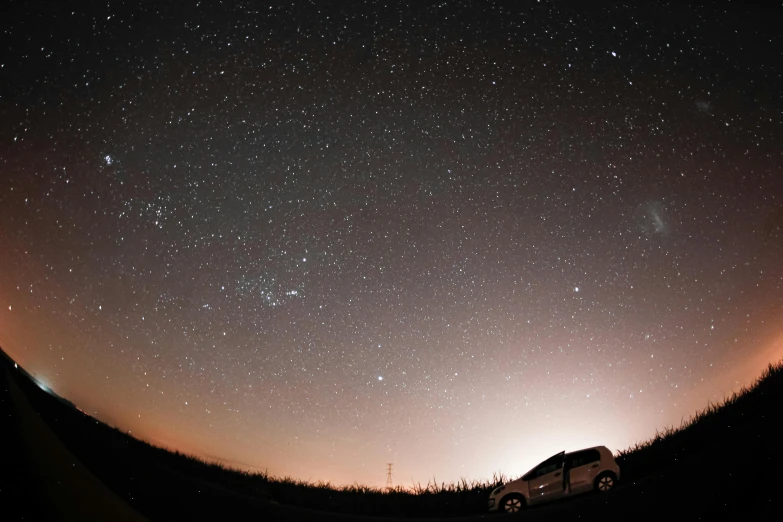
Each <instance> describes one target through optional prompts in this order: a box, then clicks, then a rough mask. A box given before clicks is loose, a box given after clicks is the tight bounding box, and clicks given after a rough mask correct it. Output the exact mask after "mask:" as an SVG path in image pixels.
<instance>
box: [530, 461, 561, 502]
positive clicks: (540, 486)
mask: <svg viewBox="0 0 783 522" xmlns="http://www.w3.org/2000/svg"><path fill="white" fill-rule="evenodd" d="M564 455H565V452H560V453H558V454H557V455H554V456H552V457H550V458H548V459H546V460H545V461H544V462H542V463H541V464H539V465H538V466H536V467H535V468H533V470H532V471H531V472H530V473H528V475H527V478H526V480H527V483H528V493H529V495H530V503H531V504H541V503H543V502H549V501H551V500H555V499H558V498H560V497H562V496H563V457H564Z"/></svg>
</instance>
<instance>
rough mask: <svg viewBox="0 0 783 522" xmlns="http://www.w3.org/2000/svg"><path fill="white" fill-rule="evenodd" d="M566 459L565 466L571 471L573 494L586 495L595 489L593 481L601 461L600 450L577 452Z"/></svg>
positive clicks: (570, 480) (570, 479)
mask: <svg viewBox="0 0 783 522" xmlns="http://www.w3.org/2000/svg"><path fill="white" fill-rule="evenodd" d="M565 458H566V464H565V465H566V466H567V467H569V469H570V471H569V482H570V484H571V494H572V495H574V494H577V493H584V492H586V491H590V490H591V489H593V481H594V480H595V477H596V476H597V474H598V470H599V465H600V461H601V454H600V453H598V450H595V449H589V450H582V451H576V452H574V453H570V454H568V455H566V457H565Z"/></svg>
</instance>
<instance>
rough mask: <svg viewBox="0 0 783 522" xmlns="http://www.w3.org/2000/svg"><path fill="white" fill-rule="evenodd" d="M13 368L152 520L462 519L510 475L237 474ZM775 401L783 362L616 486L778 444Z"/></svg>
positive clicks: (782, 395) (672, 433)
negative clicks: (234, 504)
mask: <svg viewBox="0 0 783 522" xmlns="http://www.w3.org/2000/svg"><path fill="white" fill-rule="evenodd" d="M8 367H9V368H12V367H13V364H10V365H9V366H8ZM19 370H21V368H20V369H19ZM19 370H15V371H16V374H17V375H18V376H19V377H21V378H17V379H16V380H17V381H18V383H19V386H20V387H22V388H23V391H24V392H25V394H26V395H27V396H28V398H29V399H30V402H31V403H32V404H33V406H34V408H35V409H36V411H37V412H38V413H39V414H40V415H41V417H42V418H43V419H44V420H45V421H46V422H47V424H48V425H49V426H50V427H51V428H52V430H53V431H54V432H55V433H56V435H57V436H58V437H59V438H60V440H61V441H62V442H63V443H64V444H65V445H66V446H67V447H68V448H69V449H70V450H71V451H72V452H73V453H74V454H75V455H76V456H77V457H78V458H79V459H80V460H81V461H82V462H83V463H84V464H85V465H86V466H87V467H88V468H90V469H91V470H92V471H93V473H95V474H96V475H97V476H98V477H99V478H101V480H103V481H104V482H105V483H106V484H107V485H109V486H110V487H112V488H113V489H114V490H115V491H117V492H118V494H121V495H124V496H125V498H126V499H127V500H128V501H129V502H131V503H132V504H134V506H135V507H137V509H139V510H140V511H141V512H142V513H145V512H146V513H147V514H149V516H151V515H152V514H154V515H156V516H163V517H164V518H165V517H169V516H171V517H174V518H179V517H180V516H181V515H182V511H181V509H179V506H174V507H171V508H169V509H170V511H169V512H166V511H165V510H166V509H167V508H166V507H165V506H163V504H165V502H167V500H165V499H171V498H177V495H179V496H180V497H179V498H182V499H188V502H191V499H193V498H202V497H205V498H206V500H203V501H202V503H201V504H198V506H199V507H198V509H199V513H200V514H205V516H206V513H209V509H210V508H211V506H213V504H214V506H213V507H214V510H215V511H214V513H215V515H216V516H220V517H225V516H227V515H228V513H227V512H226V511H225V509H224V508H223V507H218V504H217V503H218V502H221V500H219V499H223V500H222V502H230V501H231V499H233V501H237V499H242V500H243V501H245V502H250V501H252V502H257V503H259V505H260V504H263V503H267V504H268V503H270V502H271V503H276V504H285V505H292V506H297V507H300V508H309V509H315V510H322V511H331V512H335V513H350V514H360V515H371V516H396V517H412V516H415V517H427V516H458V515H459V516H465V515H471V514H482V513H485V512H486V510H487V498H488V496H489V493H490V492H491V491H492V489H494V488H495V487H497V486H498V485H500V484H503V483H505V482H508V481H509V479H510V478H511V477H507V476H505V475H503V474H502V473H499V472H497V473H495V474H494V475H493V477H492V478H490V479H487V480H484V481H476V480H473V481H468V480H465V479H461V480H459V481H457V482H438V481H437V480H436V479H435V478H433V479H431V480H430V481H428V482H427V483H426V484H421V483H414V484H412V485H411V486H409V487H404V486H397V487H395V488H389V489H387V488H377V487H370V486H366V485H362V484H358V483H356V484H353V485H349V486H335V485H333V484H331V483H330V482H323V481H320V482H315V483H314V482H307V481H303V480H298V479H294V478H291V477H274V476H271V475H269V474H267V473H251V472H246V471H241V470H237V469H233V468H230V467H227V466H224V465H221V464H216V463H212V462H207V461H205V460H203V459H200V458H196V457H194V456H190V455H185V454H183V453H180V452H177V451H169V450H167V449H164V448H160V447H156V446H153V445H151V444H149V443H147V442H145V441H141V440H139V439H136V438H134V437H132V436H131V435H129V434H127V433H124V432H122V431H120V430H118V429H116V428H113V427H111V426H108V425H106V424H103V423H101V422H99V421H96V420H95V419H94V418H92V417H90V416H88V415H86V414H84V413H82V412H80V411H79V410H77V409H74V408H71V407H68V406H67V404H66V403H63V402H62V401H60V400H58V399H57V398H56V397H53V396H52V395H50V394H48V393H46V392H43V391H42V390H40V388H38V386H36V385H35V384H34V383H33V382H32V381H31V380H30V379H27V378H24V377H28V376H27V375H25V374H24V373H21V372H20V371H19ZM781 400H783V362H781V363H778V364H776V365H770V366H769V367H768V368H767V369H766V370H765V371H764V373H763V374H762V375H761V377H759V378H758V379H757V381H756V382H755V383H754V384H753V385H751V386H749V387H746V388H743V389H742V390H740V391H738V392H737V393H734V394H732V395H731V396H730V397H727V398H726V399H725V400H724V401H723V402H721V403H720V404H713V403H710V404H708V405H707V407H705V408H704V409H703V410H701V411H699V412H697V413H696V414H694V415H693V416H692V417H690V418H689V419H687V420H683V422H682V423H681V425H680V426H679V427H676V428H675V427H666V428H664V429H663V430H661V431H658V432H656V433H655V436H654V437H653V438H651V439H649V440H647V441H644V442H640V443H637V444H635V445H634V446H632V447H630V448H628V449H626V450H624V451H620V452H619V453H618V454H617V455H616V458H617V461H618V463H619V465H620V467H621V470H622V480H623V482H628V481H635V480H641V479H644V478H645V477H649V476H652V475H655V474H665V473H667V472H670V471H671V470H672V469H674V468H676V467H677V466H681V465H684V463H686V462H690V463H694V462H698V461H699V459H705V458H709V455H706V453H707V451H706V448H726V447H735V446H736V445H738V444H753V441H754V440H759V438H760V437H763V438H765V440H769V439H768V438H771V440H783V437H781V435H783V433H780V432H774V430H775V429H776V426H778V425H782V426H781V428H777V429H778V430H780V431H783V423H780V422H779V419H777V417H776V415H777V412H779V411H780V410H779V404H780V402H781ZM513 478H516V477H513ZM156 492H157V493H156ZM156 495H157V496H156ZM198 495H201V496H200V497H199V496H198ZM226 499H228V500H226ZM191 504H193V503H192V502H191ZM193 505H194V506H195V505H197V504H193ZM162 506H163V507H162ZM193 509H196V507H193Z"/></svg>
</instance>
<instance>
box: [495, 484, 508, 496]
mask: <svg viewBox="0 0 783 522" xmlns="http://www.w3.org/2000/svg"><path fill="white" fill-rule="evenodd" d="M504 489H506V486H500V487H499V488H495V489H494V490H492V496H495V495H497V494H498V493H500V492H501V491H503V490H504Z"/></svg>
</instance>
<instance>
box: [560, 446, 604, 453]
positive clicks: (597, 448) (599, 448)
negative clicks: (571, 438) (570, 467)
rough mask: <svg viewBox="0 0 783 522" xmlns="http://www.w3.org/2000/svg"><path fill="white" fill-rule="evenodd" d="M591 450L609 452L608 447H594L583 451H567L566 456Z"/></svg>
mask: <svg viewBox="0 0 783 522" xmlns="http://www.w3.org/2000/svg"><path fill="white" fill-rule="evenodd" d="M591 449H594V450H598V451H609V448H607V447H606V446H592V447H590V448H582V449H578V450H574V451H567V452H566V455H572V454H574V453H579V452H581V451H587V450H591Z"/></svg>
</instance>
